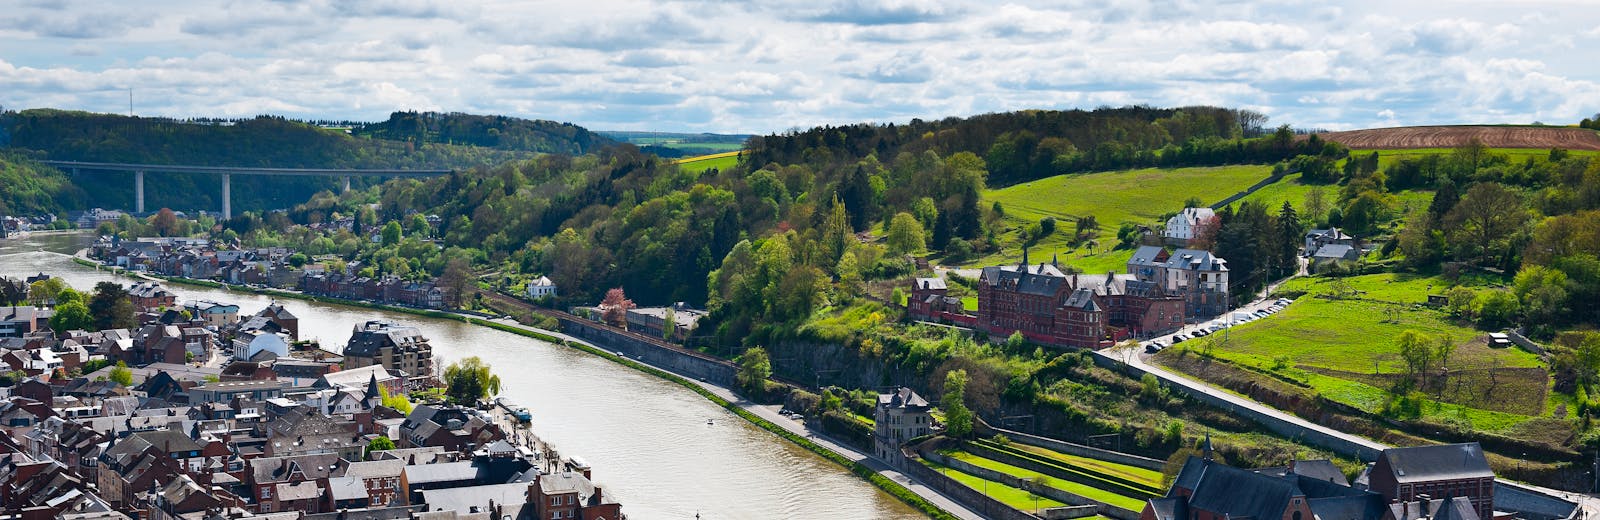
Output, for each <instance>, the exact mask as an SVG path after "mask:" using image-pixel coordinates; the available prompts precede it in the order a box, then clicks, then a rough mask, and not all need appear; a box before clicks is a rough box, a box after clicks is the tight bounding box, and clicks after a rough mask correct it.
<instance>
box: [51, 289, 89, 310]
mask: <svg viewBox="0 0 1600 520" xmlns="http://www.w3.org/2000/svg"><path fill="white" fill-rule="evenodd" d="M72 302H78V303H83V294H81V293H79V292H78V291H77V290H75V289H73V288H71V287H62V288H61V292H58V293H56V305H57V306H61V305H65V304H68V303H72Z"/></svg>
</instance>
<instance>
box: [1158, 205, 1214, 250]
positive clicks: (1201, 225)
mask: <svg viewBox="0 0 1600 520" xmlns="http://www.w3.org/2000/svg"><path fill="white" fill-rule="evenodd" d="M1216 225H1217V212H1215V211H1212V210H1211V208H1183V211H1179V212H1178V214H1177V215H1173V216H1172V218H1169V219H1167V227H1166V229H1164V230H1163V231H1162V232H1161V236H1162V238H1165V239H1167V240H1170V241H1173V242H1176V243H1179V244H1188V243H1189V241H1190V240H1193V239H1194V238H1195V237H1196V236H1199V235H1201V234H1204V233H1205V232H1206V228H1207V227H1212V228H1214V227H1216ZM1213 231H1215V229H1213Z"/></svg>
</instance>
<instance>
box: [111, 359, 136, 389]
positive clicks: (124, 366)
mask: <svg viewBox="0 0 1600 520" xmlns="http://www.w3.org/2000/svg"><path fill="white" fill-rule="evenodd" d="M107 379H109V380H111V382H113V383H116V384H119V385H122V386H133V371H132V370H128V363H127V362H126V361H118V362H117V366H115V367H112V368H111V374H109V375H108V376H107Z"/></svg>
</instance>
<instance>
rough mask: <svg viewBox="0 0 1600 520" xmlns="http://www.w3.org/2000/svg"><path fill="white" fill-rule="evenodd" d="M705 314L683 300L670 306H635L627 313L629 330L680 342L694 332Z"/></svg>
mask: <svg viewBox="0 0 1600 520" xmlns="http://www.w3.org/2000/svg"><path fill="white" fill-rule="evenodd" d="M705 315H706V311H703V310H700V309H695V308H691V307H689V305H688V304H685V303H683V302H678V303H675V304H673V305H672V306H670V307H635V308H632V309H628V311H627V313H626V316H627V320H628V330H631V331H634V332H638V333H640V334H644V335H647V336H653V337H657V338H667V339H668V340H669V341H675V342H679V343H681V342H683V341H684V340H686V339H688V338H689V336H691V335H693V334H694V329H695V326H696V325H697V324H698V323H699V322H700V318H703V317H705ZM669 320H670V321H671V322H672V323H671V325H670V326H671V328H672V331H671V332H670V333H668V332H667V330H666V329H667V328H668V324H667V322H668V321H669Z"/></svg>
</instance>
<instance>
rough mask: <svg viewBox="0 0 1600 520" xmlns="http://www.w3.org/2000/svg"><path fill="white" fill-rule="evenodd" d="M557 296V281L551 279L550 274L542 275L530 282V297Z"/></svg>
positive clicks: (535, 298)
mask: <svg viewBox="0 0 1600 520" xmlns="http://www.w3.org/2000/svg"><path fill="white" fill-rule="evenodd" d="M554 297H556V283H555V282H552V281H550V277H548V276H540V277H538V278H535V279H533V281H531V282H528V298H530V299H534V300H537V299H540V298H554Z"/></svg>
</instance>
